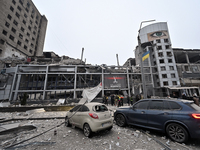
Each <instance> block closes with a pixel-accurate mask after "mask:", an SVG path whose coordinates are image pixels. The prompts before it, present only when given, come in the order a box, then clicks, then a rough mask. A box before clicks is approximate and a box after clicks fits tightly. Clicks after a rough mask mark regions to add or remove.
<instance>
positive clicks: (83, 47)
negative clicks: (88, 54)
mask: <svg viewBox="0 0 200 150" xmlns="http://www.w3.org/2000/svg"><path fill="white" fill-rule="evenodd" d="M83 52H84V47H83V48H82V53H81V64H82V61H83Z"/></svg>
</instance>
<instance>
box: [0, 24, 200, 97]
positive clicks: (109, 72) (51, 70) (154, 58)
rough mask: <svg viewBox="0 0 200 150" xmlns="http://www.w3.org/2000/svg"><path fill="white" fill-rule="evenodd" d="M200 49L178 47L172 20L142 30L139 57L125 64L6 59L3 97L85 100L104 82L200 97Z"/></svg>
mask: <svg viewBox="0 0 200 150" xmlns="http://www.w3.org/2000/svg"><path fill="white" fill-rule="evenodd" d="M199 52H200V50H198V49H197V50H192V49H191V50H188V49H178V48H172V44H171V40H170V36H169V32H168V27H167V23H166V22H160V23H155V24H150V25H148V26H145V27H143V28H141V29H140V31H139V36H138V46H136V49H135V58H129V59H128V60H127V62H125V64H124V65H123V66H107V65H105V64H103V65H90V64H86V63H85V62H84V61H82V59H73V58H70V57H68V56H62V57H60V56H58V55H57V54H55V53H54V52H43V55H42V56H38V57H30V59H19V58H18V59H16V58H4V59H1V76H0V77H1V83H0V86H1V87H0V99H1V100H3V99H9V100H10V101H19V100H20V97H23V96H24V95H26V96H27V98H28V100H30V101H31V100H33V101H34V100H58V99H65V100H72V99H75V100H79V99H80V98H81V97H82V95H81V94H82V91H83V90H84V89H86V88H93V87H96V86H97V85H99V84H100V83H102V90H101V92H100V93H99V94H98V95H97V98H102V97H103V95H108V96H109V95H111V94H122V95H124V96H127V95H129V96H133V97H135V96H136V95H137V94H143V95H144V97H147V96H148V97H149V96H158V97H166V96H167V95H170V96H172V92H175V93H176V94H177V97H180V96H181V93H182V92H185V93H187V95H188V97H192V95H193V93H196V94H197V95H198V96H199V87H200V75H199V74H200V64H199V62H200V56H199Z"/></svg>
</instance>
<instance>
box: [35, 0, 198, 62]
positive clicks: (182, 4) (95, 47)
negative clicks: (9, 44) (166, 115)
mask: <svg viewBox="0 0 200 150" xmlns="http://www.w3.org/2000/svg"><path fill="white" fill-rule="evenodd" d="M32 1H33V2H34V4H35V5H36V7H37V8H38V10H39V11H40V13H41V14H42V15H45V16H46V17H47V19H48V26H47V33H46V39H45V46H44V51H54V52H55V53H57V54H58V55H59V56H63V55H66V56H69V57H72V58H75V59H76V58H80V57H81V51H82V47H84V49H85V51H84V56H83V58H84V60H85V58H86V63H88V64H93V65H95V64H98V65H100V64H107V65H117V60H116V54H118V55H119V63H120V65H123V64H124V63H125V61H126V60H127V59H128V58H130V57H135V56H134V51H133V50H134V49H135V47H136V46H137V35H138V30H139V27H140V23H141V22H142V21H146V20H152V19H156V22H167V23H168V29H169V34H170V38H171V41H172V47H173V48H185V49H200V16H199V14H200V9H199V7H200V0H32ZM152 23H153V22H152ZM145 25H148V23H145V24H143V27H144V26H145Z"/></svg>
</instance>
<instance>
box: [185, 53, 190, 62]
mask: <svg viewBox="0 0 200 150" xmlns="http://www.w3.org/2000/svg"><path fill="white" fill-rule="evenodd" d="M185 57H186V60H187V63H188V64H189V63H190V60H189V57H188V53H185Z"/></svg>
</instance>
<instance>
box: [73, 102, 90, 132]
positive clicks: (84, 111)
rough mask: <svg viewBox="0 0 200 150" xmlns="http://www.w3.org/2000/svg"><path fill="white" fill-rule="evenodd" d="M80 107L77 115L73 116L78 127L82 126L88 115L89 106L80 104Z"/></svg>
mask: <svg viewBox="0 0 200 150" xmlns="http://www.w3.org/2000/svg"><path fill="white" fill-rule="evenodd" d="M80 107H81V108H80V109H79V110H78V111H77V113H76V115H75V117H74V118H73V121H74V123H75V125H76V127H79V128H82V127H83V123H84V120H85V119H86V117H88V111H89V109H88V107H87V106H85V105H80Z"/></svg>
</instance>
